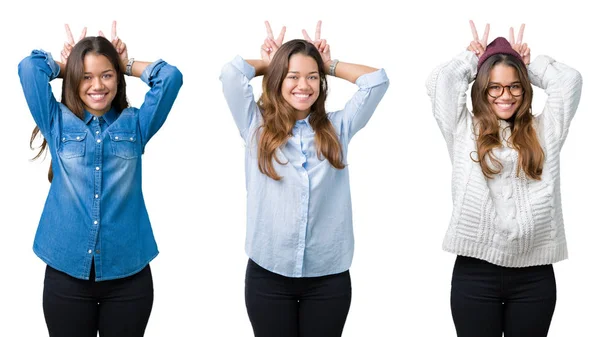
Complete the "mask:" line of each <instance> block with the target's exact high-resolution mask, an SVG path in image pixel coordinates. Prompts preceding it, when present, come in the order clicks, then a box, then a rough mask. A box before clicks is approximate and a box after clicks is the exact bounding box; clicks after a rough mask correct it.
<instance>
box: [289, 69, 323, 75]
mask: <svg viewBox="0 0 600 337" xmlns="http://www.w3.org/2000/svg"><path fill="white" fill-rule="evenodd" d="M318 73H319V72H318V71H311V72H310V73H308V74H309V75H310V74H318ZM288 74H300V72H299V71H296V70H290V71H288Z"/></svg>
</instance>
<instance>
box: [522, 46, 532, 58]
mask: <svg viewBox="0 0 600 337" xmlns="http://www.w3.org/2000/svg"><path fill="white" fill-rule="evenodd" d="M529 52H530V50H529V47H528V46H527V43H523V45H522V46H521V56H523V57H525V56H527V55H529Z"/></svg>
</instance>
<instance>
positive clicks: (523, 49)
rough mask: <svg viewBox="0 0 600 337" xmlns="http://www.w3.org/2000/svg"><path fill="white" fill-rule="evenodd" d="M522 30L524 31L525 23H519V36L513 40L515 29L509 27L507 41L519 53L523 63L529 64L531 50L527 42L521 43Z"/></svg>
mask: <svg viewBox="0 0 600 337" xmlns="http://www.w3.org/2000/svg"><path fill="white" fill-rule="evenodd" d="M523 32H525V24H524V23H523V24H521V28H520V29H519V36H518V37H517V41H516V42H515V30H514V29H513V28H512V27H510V30H509V32H508V42H510V46H511V47H512V48H513V49H514V50H515V51H516V52H517V53H519V55H521V58H523V62H524V63H525V65H529V61H530V60H531V50H530V49H529V47H528V46H527V43H523Z"/></svg>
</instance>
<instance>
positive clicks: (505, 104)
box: [498, 103, 512, 109]
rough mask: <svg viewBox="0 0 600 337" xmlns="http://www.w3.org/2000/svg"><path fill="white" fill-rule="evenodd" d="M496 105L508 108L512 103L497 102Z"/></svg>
mask: <svg viewBox="0 0 600 337" xmlns="http://www.w3.org/2000/svg"><path fill="white" fill-rule="evenodd" d="M498 105H499V106H500V107H501V108H505V109H508V108H510V107H511V106H512V104H511V103H498Z"/></svg>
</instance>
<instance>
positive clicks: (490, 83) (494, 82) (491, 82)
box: [488, 81, 521, 84]
mask: <svg viewBox="0 0 600 337" xmlns="http://www.w3.org/2000/svg"><path fill="white" fill-rule="evenodd" d="M515 83H519V84H521V81H514V82H510V84H515ZM488 84H502V83H500V82H489V83H488Z"/></svg>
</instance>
